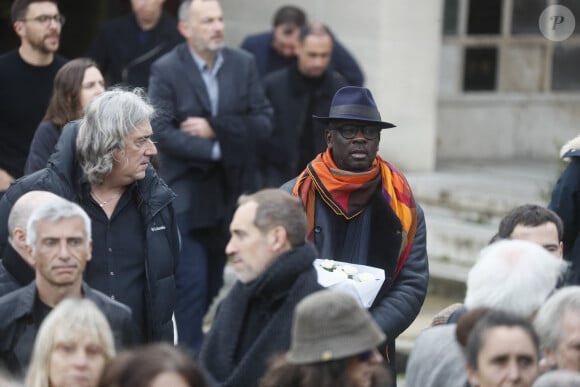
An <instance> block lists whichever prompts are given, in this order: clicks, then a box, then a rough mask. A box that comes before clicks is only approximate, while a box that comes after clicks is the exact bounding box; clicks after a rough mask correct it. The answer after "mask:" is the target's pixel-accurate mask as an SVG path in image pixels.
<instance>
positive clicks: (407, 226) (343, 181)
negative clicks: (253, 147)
mask: <svg viewBox="0 0 580 387" xmlns="http://www.w3.org/2000/svg"><path fill="white" fill-rule="evenodd" d="M378 184H381V186H382V189H381V193H382V195H383V197H384V198H385V200H386V201H387V202H388V203H389V205H390V206H391V208H392V209H393V211H394V212H395V214H396V215H397V217H398V218H399V220H400V222H401V225H402V227H403V230H402V234H403V235H402V243H401V248H400V250H399V259H398V262H397V268H396V270H395V274H394V278H396V277H397V275H398V274H399V272H400V271H401V268H402V267H403V265H404V264H405V261H406V260H407V257H408V255H409V252H410V251H411V247H412V245H413V240H414V239H415V231H416V229H417V208H416V205H415V199H414V198H413V193H412V192H411V187H410V186H409V184H408V183H407V180H406V179H405V176H403V174H402V173H401V172H399V171H398V170H397V169H396V168H395V167H394V166H393V165H391V164H389V163H388V162H386V161H384V160H383V159H381V158H380V157H379V156H377V157H376V158H375V160H374V161H373V163H372V165H371V168H370V169H369V170H368V171H365V172H360V173H355V172H349V171H344V170H341V169H339V168H338V167H337V166H336V164H335V163H334V160H332V156H331V154H330V150H329V149H327V150H326V152H325V153H321V154H319V155H318V156H317V157H316V158H315V159H314V160H313V161H312V162H310V164H308V166H307V167H306V169H305V170H304V172H302V174H301V175H300V176H299V177H298V179H297V181H296V184H295V185H294V189H293V191H292V194H293V195H294V196H298V197H300V198H301V199H302V203H304V208H305V209H306V216H307V218H308V239H309V240H311V241H312V240H314V205H315V193H318V195H319V196H320V198H321V199H322V200H323V201H324V203H326V205H327V206H328V207H329V208H330V209H331V210H332V211H333V212H334V213H335V214H336V215H338V216H342V217H344V218H345V219H346V220H350V219H353V218H354V217H356V216H358V215H360V214H361V213H362V212H363V210H364V209H365V208H366V206H367V204H368V202H369V200H370V198H371V196H372V194H373V192H374V190H375V188H376V187H377V185H378Z"/></svg>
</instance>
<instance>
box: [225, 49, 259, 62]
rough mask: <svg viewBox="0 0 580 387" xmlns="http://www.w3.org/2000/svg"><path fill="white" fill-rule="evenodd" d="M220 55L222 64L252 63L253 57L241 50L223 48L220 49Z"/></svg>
mask: <svg viewBox="0 0 580 387" xmlns="http://www.w3.org/2000/svg"><path fill="white" fill-rule="evenodd" d="M222 55H223V57H224V62H226V61H228V60H237V61H243V62H254V56H253V55H252V54H251V53H250V52H248V51H246V50H244V49H241V48H236V47H224V48H223V49H222Z"/></svg>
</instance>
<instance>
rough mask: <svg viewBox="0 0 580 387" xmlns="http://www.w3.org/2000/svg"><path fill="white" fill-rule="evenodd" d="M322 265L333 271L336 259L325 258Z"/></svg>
mask: <svg viewBox="0 0 580 387" xmlns="http://www.w3.org/2000/svg"><path fill="white" fill-rule="evenodd" d="M320 266H322V268H324V269H326V270H328V271H333V270H334V261H333V260H332V259H325V260H323V261H322V263H321V264H320Z"/></svg>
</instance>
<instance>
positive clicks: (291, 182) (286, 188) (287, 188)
mask: <svg viewBox="0 0 580 387" xmlns="http://www.w3.org/2000/svg"><path fill="white" fill-rule="evenodd" d="M297 180H298V176H296V177H295V178H293V179H291V180H288V181H287V182H286V183H284V184H282V185H281V186H280V189H281V190H282V191H286V192H288V193H292V191H293V190H294V186H295V185H296V181H297Z"/></svg>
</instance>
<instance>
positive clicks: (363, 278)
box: [357, 273, 375, 282]
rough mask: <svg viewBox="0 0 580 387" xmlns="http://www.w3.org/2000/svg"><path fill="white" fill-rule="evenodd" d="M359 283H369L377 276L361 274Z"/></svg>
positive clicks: (358, 277)
mask: <svg viewBox="0 0 580 387" xmlns="http://www.w3.org/2000/svg"><path fill="white" fill-rule="evenodd" d="M357 279H358V281H359V282H367V281H374V280H375V276H374V275H372V274H371V273H359V275H358V276H357Z"/></svg>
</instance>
